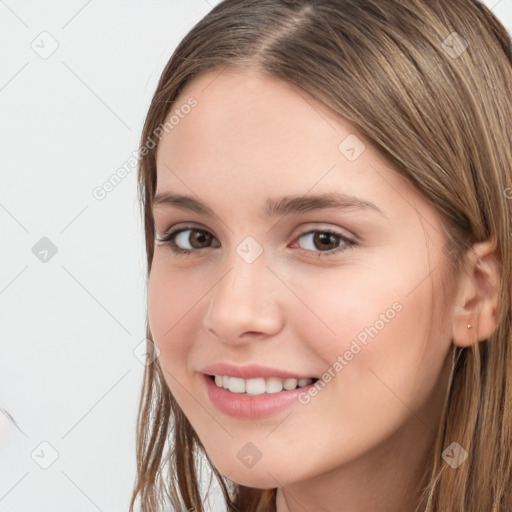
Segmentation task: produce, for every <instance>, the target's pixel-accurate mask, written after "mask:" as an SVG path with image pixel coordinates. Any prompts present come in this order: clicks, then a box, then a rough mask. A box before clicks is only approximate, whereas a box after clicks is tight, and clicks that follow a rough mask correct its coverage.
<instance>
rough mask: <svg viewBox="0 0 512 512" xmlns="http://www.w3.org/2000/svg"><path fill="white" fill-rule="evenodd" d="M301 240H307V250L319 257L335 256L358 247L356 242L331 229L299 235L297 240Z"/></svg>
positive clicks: (310, 231) (314, 230)
mask: <svg viewBox="0 0 512 512" xmlns="http://www.w3.org/2000/svg"><path fill="white" fill-rule="evenodd" d="M301 238H302V239H305V240H306V244H305V245H306V248H305V250H307V251H308V252H317V256H318V257H324V256H333V255H335V254H338V253H340V252H344V251H347V250H349V249H352V248H353V247H356V246H357V245H358V243H357V242H356V241H355V240H352V239H350V238H347V237H346V236H344V235H342V234H341V233H338V232H337V231H332V230H329V229H326V230H318V229H313V230H309V231H305V232H302V233H301V234H299V236H298V238H297V240H300V239H301ZM318 248H319V249H320V250H319V251H317V250H315V249H318Z"/></svg>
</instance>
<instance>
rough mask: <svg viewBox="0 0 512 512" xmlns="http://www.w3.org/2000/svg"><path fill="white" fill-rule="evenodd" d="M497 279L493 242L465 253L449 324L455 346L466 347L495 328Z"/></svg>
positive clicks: (497, 264)
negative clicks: (451, 318)
mask: <svg viewBox="0 0 512 512" xmlns="http://www.w3.org/2000/svg"><path fill="white" fill-rule="evenodd" d="M500 279H501V265H500V263H499V260H498V258H497V255H496V241H495V240H493V241H485V242H479V243H476V244H474V245H473V246H472V248H470V249H469V250H468V252H467V253H466V255H465V264H464V272H462V273H461V276H460V278H459V281H458V284H459V286H458V293H457V296H456V299H455V307H454V316H453V325H452V338H453V343H454V344H455V345H457V346H459V347H469V346H470V345H473V344H475V343H477V342H479V341H481V340H485V339H487V338H489V337H490V336H491V334H492V333H493V332H494V331H495V330H496V327H497V323H496V318H497V309H498V290H499V284H500ZM468 325H470V326H471V327H469V328H468Z"/></svg>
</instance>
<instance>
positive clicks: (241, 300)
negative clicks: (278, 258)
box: [203, 251, 285, 345]
mask: <svg viewBox="0 0 512 512" xmlns="http://www.w3.org/2000/svg"><path fill="white" fill-rule="evenodd" d="M233 252H234V254H233V256H232V257H230V258H229V261H228V263H227V265H228V270H227V271H226V272H224V273H223V277H221V278H220V280H219V281H218V283H217V284H216V285H215V286H214V287H213V289H212V290H211V292H210V293H209V294H208V297H209V305H208V309H207V313H206V314H205V317H204V319H203V327H204V329H205V331H206V332H208V333H210V334H211V335H213V336H216V337H218V338H219V339H220V340H221V341H223V342H225V343H229V344H233V345H239V344H244V343H247V342H249V341H251V340H254V339H263V338H266V337H268V336H273V335H275V334H277V333H278V332H279V331H280V330H281V329H282V325H283V308H282V303H281V300H280V299H282V298H284V293H285V290H283V288H285V287H284V286H283V283H281V282H280V281H279V279H278V278H277V277H276V276H275V274H274V273H273V272H272V271H271V270H270V269H269V268H268V267H267V265H266V259H265V258H264V254H261V255H260V256H259V257H258V258H257V259H256V260H255V261H253V262H252V263H248V262H247V261H245V260H244V259H243V258H242V257H240V256H239V254H237V253H236V252H235V251H233Z"/></svg>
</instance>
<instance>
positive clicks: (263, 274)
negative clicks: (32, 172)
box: [148, 71, 496, 512]
mask: <svg viewBox="0 0 512 512" xmlns="http://www.w3.org/2000/svg"><path fill="white" fill-rule="evenodd" d="M190 96H193V97H194V98H196V100H197V101H198V104H197V106H196V107H195V108H193V109H192V110H191V112H190V113H189V114H188V115H186V116H184V118H183V119H180V122H179V124H177V125H176V126H175V127H174V128H173V129H172V130H171V131H169V133H164V135H163V136H162V138H161V141H160V143H159V146H158V152H157V193H160V192H170V191H172V192H174V193H179V194H185V195H191V196H193V197H195V198H196V199H200V200H202V201H203V202H205V203H207V204H208V205H209V206H210V207H211V208H212V210H213V211H214V212H215V215H213V216H208V215H203V214H198V213H195V212H191V211H186V210H181V209H178V208H176V207H170V206H162V207H157V208H155V211H154V216H155V223H156V231H157V234H158V236H162V235H163V234H164V233H165V232H169V231H170V230H171V228H172V229H177V228H179V227H184V225H185V223H194V224H198V229H200V230H201V229H202V230H206V231H207V232H209V233H211V234H212V236H213V238H212V239H211V241H208V240H207V241H206V242H204V240H203V245H202V246H200V245H198V246H197V247H204V248H196V249H194V246H191V245H190V239H189V237H188V236H183V235H181V236H180V241H179V243H180V247H181V248H188V249H193V250H195V252H194V253H193V254H191V255H188V256H183V255H176V254H174V253H173V252H172V250H171V248H170V246H169V245H165V244H162V243H158V244H157V246H156V247H155V254H154V260H153V263H152V270H151V274H150V279H149V286H148V317H149V323H150V328H151V332H152V334H153V338H154V342H155V344H156V345H157V346H158V348H159V349H160V356H159V357H160V365H161V367H162V369H163V373H164V376H165V379H166V382H167V384H168V386H169V388H170V390H171V391H172V393H173V395H174V396H175V398H176V400H177V401H178V403H179V405H180V407H181V408H182V410H183V411H184V413H185V415H186V416H187V418H188V419H189V421H190V422H191V424H192V427H193V428H194V429H195V431H196V432H197V434H198V436H199V438H200V439H201V441H202V443H203V445H204V447H205V449H206V451H207V453H208V455H209V457H210V459H211V460H212V462H213V463H214V464H215V466H216V467H217V468H218V469H219V471H220V472H221V473H223V474H224V475H226V476H228V478H230V479H231V480H233V481H235V482H237V483H240V484H243V485H246V486H251V487H257V488H274V487H277V488H278V495H277V509H278V511H279V512H285V511H287V512H296V511H304V510H315V511H325V512H331V511H332V512H333V511H336V512H363V511H364V512H370V511H375V512H377V511H378V512H388V511H389V512H397V511H400V510H401V511H409V510H410V511H412V510H414V508H413V503H412V502H410V501H408V499H409V498H410V497H411V492H412V489H413V487H414V485H416V484H417V482H418V479H419V478H420V476H421V474H422V471H423V468H424V465H425V459H426V457H428V456H430V451H431V449H432V443H433V441H434V432H435V429H436V427H437V424H438V422H439V418H440V413H441V407H442V403H443V399H444V394H445V391H446V386H447V381H448V376H449V369H450V368H449V364H448V363H449V359H448V356H449V353H450V349H451V348H452V344H453V343H456V344H458V345H461V346H468V345H470V344H471V343H474V342H475V341H477V339H479V338H480V339H482V338H483V337H484V336H485V335H487V334H489V333H490V332H492V330H493V328H494V326H493V319H494V316H493V315H495V307H496V302H495V298H493V297H490V296H489V297H488V296H486V294H485V293H483V292H481V289H480V288H479V286H480V285H479V281H478V280H477V279H475V278H474V268H476V266H477V260H476V259H475V260H474V261H473V260H468V261H469V262H468V266H467V271H466V272H465V273H464V274H463V275H462V276H461V277H460V279H459V280H458V281H457V282H456V283H455V286H454V287H453V295H452V296H451V297H444V296H443V295H442V288H441V277H442V275H441V269H442V268H444V266H445V265H446V264H447V260H446V257H445V253H444V252H443V250H442V248H443V245H444V243H445V241H446V240H445V237H444V233H443V229H442V224H441V217H440V216H439V214H438V213H437V212H436V210H435V209H434V208H433V207H432V206H431V205H430V204H429V203H428V202H427V201H426V200H425V199H424V197H423V196H422V195H421V194H420V193H419V192H417V191H416V190H415V189H413V188H412V187H411V186H410V185H409V184H408V183H407V182H406V181H405V180H404V179H403V178H402V177H401V176H400V175H399V174H398V173H397V172H396V171H395V170H394V169H393V167H392V165H391V164H390V162H389V161H387V160H386V159H385V157H384V156H383V155H382V154H381V153H379V152H378V151H377V150H376V149H375V148H374V147H373V146H372V145H371V144H370V143H369V141H367V140H365V139H364V138H363V136H362V135H360V134H358V133H357V131H356V130H355V129H354V127H353V126H352V125H351V124H350V123H348V122H347V121H345V120H344V119H341V118H340V117H338V116H336V115H335V114H334V113H332V112H331V111H330V110H329V109H327V108H326V107H325V106H323V105H321V104H320V103H318V102H316V101H315V100H314V99H313V98H312V97H310V96H308V95H307V94H306V93H305V92H303V91H300V92H299V90H298V89H297V88H295V87H293V86H291V85H289V84H286V83H284V82H281V81H277V80H275V79H272V78H269V77H265V76H263V75H260V74H257V73H256V72H254V71H250V72H244V73H242V72H234V71H230V72H223V73H221V74H219V73H218V71H215V72H213V71H209V72H206V73H204V74H202V75H199V76H197V77H196V78H194V80H192V81H191V82H189V83H188V84H187V86H186V88H185V89H184V90H183V91H182V92H181V94H180V97H179V98H178V100H177V101H176V104H175V105H176V107H178V106H179V105H182V104H184V103H185V102H186V101H187V99H188V98H189V97H190ZM350 134H355V135H356V136H357V137H358V138H359V139H360V140H361V141H363V142H364V143H365V145H366V149H365V150H364V151H363V153H362V154H361V155H360V156H359V157H358V158H357V159H356V160H355V161H349V160H348V159H347V158H346V157H345V156H344V154H342V153H341V152H340V151H339V149H338V145H339V144H340V142H341V141H343V140H344V139H345V137H346V136H348V135H350ZM329 170H330V171H329ZM328 171H329V172H328ZM326 191H331V192H332V191H337V192H340V193H347V194H352V195H355V196H357V197H359V198H361V199H364V200H366V201H371V202H372V203H374V204H375V205H376V206H377V207H378V208H379V209H380V210H381V211H382V214H380V213H378V212H375V211H372V210H370V209H368V210H365V209H354V208H353V209H351V210H346V211H343V210H336V209H324V210H319V211H310V212H306V213H300V214H289V215H286V216H282V217H279V218H266V217H265V216H264V215H263V214H262V210H263V207H264V204H265V202H266V201H267V199H268V198H276V197H282V196H285V195H305V194H313V193H319V192H326ZM301 229H304V233H307V232H309V231H311V230H316V231H319V232H323V231H325V229H329V230H332V231H335V232H336V233H339V234H340V235H342V236H346V237H348V238H349V239H355V240H357V241H358V242H359V245H358V246H356V247H352V248H347V246H346V245H343V240H342V239H340V238H337V237H335V239H334V241H333V242H332V243H331V245H329V244H327V247H324V246H322V245H321V243H318V242H317V243H316V244H315V242H314V239H313V236H312V235H307V234H305V235H304V234H302V235H301V233H300V231H299V230H301ZM188 234H190V235H193V234H194V231H189V232H188ZM247 236H252V237H253V238H254V239H255V240H256V241H257V242H258V243H259V244H260V246H261V247H262V248H263V253H262V254H261V255H260V256H259V257H258V258H257V259H256V260H255V261H254V262H252V263H247V262H246V261H245V260H244V259H242V258H241V257H240V256H239V255H238V254H237V252H236V248H237V246H238V244H239V243H240V242H241V241H242V240H244V239H245V238H246V237H247ZM193 241H194V240H192V242H193ZM177 243H178V242H177ZM324 243H325V242H324ZM336 250H338V251H339V252H337V253H336V254H332V255H331V256H324V257H322V258H319V257H318V254H319V253H321V252H331V253H334V251H336ZM490 250H491V249H490V247H489V246H487V245H485V244H481V245H479V246H478V247H476V251H477V252H475V253H474V254H476V255H479V256H481V258H482V260H481V261H484V262H487V261H488V260H487V259H485V258H486V257H487V255H488V254H489V253H490ZM478 261H480V260H478ZM481 266H482V269H483V270H481V272H482V275H484V274H483V273H484V272H486V271H488V272H490V269H492V265H491V264H490V263H487V266H484V265H481ZM485 279H486V280H487V282H490V280H492V279H493V276H492V274H489V275H487V274H485ZM483 288H484V287H483V286H482V289H483ZM435 297H436V298H437V300H434V298H435ZM396 302H398V303H399V304H400V305H401V307H402V309H401V310H400V312H397V313H396V314H395V315H394V318H393V319H391V320H389V321H388V322H387V323H386V324H385V327H384V328H382V329H380V330H379V332H378V334H377V335H376V336H375V337H374V338H370V339H369V340H368V343H367V345H366V346H364V348H363V349H362V350H361V351H360V352H359V353H358V354H357V355H356V356H354V357H353V359H352V360H351V361H350V362H349V363H348V364H347V365H346V366H345V367H344V368H343V370H342V371H341V372H339V373H337V374H336V377H335V378H333V379H332V380H331V381H330V382H329V383H328V384H327V385H326V386H325V388H324V389H322V390H321V392H319V393H318V395H317V396H316V397H314V398H313V399H311V401H310V403H309V404H307V405H302V404H299V403H296V404H293V405H292V406H291V407H288V408H286V409H285V410H284V411H283V412H282V413H279V414H276V415H274V416H272V417H268V418H261V419H258V420H246V419H236V418H232V417H230V416H227V415H225V414H223V413H221V412H220V411H219V410H217V409H216V407H215V406H214V405H213V404H212V403H211V402H210V400H209V398H208V396H207V394H206V392H205V390H204V388H203V385H202V384H203V383H202V380H201V379H200V375H199V373H198V370H199V369H201V368H202V367H203V366H205V365H207V364H209V363H214V362H229V363H232V364H235V365H236V364H238V365H244V364H249V363H256V364H260V365H265V366H271V367H274V368H282V369H286V370H295V371H297V372H298V373H301V374H305V375H313V376H317V377H320V376H321V375H322V374H323V373H324V372H325V371H326V370H327V369H328V368H329V367H332V365H333V363H334V362H335V361H336V360H337V357H338V355H342V354H344V353H345V351H346V350H347V349H349V348H350V345H351V343H352V341H353V340H354V339H355V338H356V336H357V335H358V334H359V333H360V332H361V331H362V330H364V328H365V327H368V326H371V325H374V324H375V322H376V321H377V320H378V319H379V318H382V317H380V315H381V314H385V313H386V311H387V310H389V309H390V308H392V305H393V304H394V303H396ZM443 307H444V309H443ZM442 311H443V313H444V314H443V315H442V314H441V312H442ZM467 323H472V324H473V327H472V329H467ZM360 345H361V346H362V344H360ZM247 442H251V443H253V444H254V445H255V446H256V447H257V449H258V450H259V451H260V452H261V455H262V456H261V459H260V460H259V461H258V462H257V463H256V464H255V465H254V466H252V467H250V468H248V467H246V466H245V465H244V464H242V463H241V462H240V460H239V459H238V457H237V453H238V451H239V450H240V449H241V448H242V447H243V446H244V445H245V444H246V443H247Z"/></svg>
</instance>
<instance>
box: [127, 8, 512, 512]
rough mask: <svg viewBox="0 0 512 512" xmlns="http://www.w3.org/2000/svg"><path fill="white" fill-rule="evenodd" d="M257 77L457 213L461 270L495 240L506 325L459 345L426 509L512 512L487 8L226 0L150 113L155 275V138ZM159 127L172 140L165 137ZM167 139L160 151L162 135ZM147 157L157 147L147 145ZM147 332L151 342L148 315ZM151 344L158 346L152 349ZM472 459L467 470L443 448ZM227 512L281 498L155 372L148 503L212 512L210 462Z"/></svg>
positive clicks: (497, 135)
mask: <svg viewBox="0 0 512 512" xmlns="http://www.w3.org/2000/svg"><path fill="white" fill-rule="evenodd" d="M249 67H250V68H251V69H256V70H258V71H259V72H261V73H265V74H267V75H269V76H272V77H276V78H279V79H282V80H285V81H287V82H289V83H291V84H294V85H295V86H297V87H299V88H300V89H301V90H303V91H306V92H307V93H309V94H310V95H311V96H313V97H314V98H316V99H317V100H318V101H320V102H322V103H323V104H325V105H326V106H328V107H329V108H331V109H332V111H334V112H335V113H337V114H339V115H340V116H341V117H343V118H345V119H346V120H348V121H349V122H351V123H353V125H354V126H355V127H356V128H357V129H358V130H359V131H360V133H361V134H363V135H364V136H365V137H367V139H368V140H369V141H371V142H372V143H373V144H375V145H376V147H377V148H378V149H379V150H380V151H381V152H382V153H383V154H384V155H385V156H387V157H388V158H389V159H390V161H391V162H393V164H394V165H396V168H397V169H399V171H400V173H401V174H402V175H403V176H404V177H405V178H406V179H407V180H409V182H410V183H411V184H412V185H413V186H415V187H416V188H417V189H418V190H419V191H420V192H421V193H422V194H423V195H424V197H426V198H427V199H428V200H429V201H430V202H431V203H432V204H433V205H434V206H435V207H436V208H437V210H438V212H439V213H440V214H441V215H442V216H443V218H444V219H446V220H447V222H448V226H449V233H450V236H449V238H448V242H449V245H450V252H449V254H450V256H451V257H450V258H447V259H446V261H447V262H448V263H449V265H450V268H451V270H452V271H453V275H454V274H455V272H456V271H457V269H458V268H459V267H457V263H458V262H459V261H461V260H462V257H463V256H464V254H465V252H466V251H467V249H468V247H470V245H469V244H472V243H475V242H480V241H485V240H489V239H491V238H493V239H495V240H496V242H497V254H498V256H499V260H500V263H501V266H500V274H501V284H500V289H499V299H498V300H499V307H498V316H497V324H498V327H497V329H496V331H495V332H494V333H493V335H492V336H491V337H490V338H489V339H487V340H483V341H481V342H479V343H476V344H474V345H472V346H470V347H468V348H460V347H457V349H456V350H455V349H453V350H452V357H453V359H452V374H451V376H450V382H449V386H448V391H447V395H446V400H445V406H444V409H443V414H442V418H441V422H440V424H439V430H438V433H437V439H436V443H435V447H434V451H433V452H432V456H431V460H430V462H429V464H428V467H426V468H425V479H424V481H423V482H422V486H421V487H420V488H419V489H418V507H417V512H448V511H450V512H454V511H457V512H510V511H511V510H512V495H511V493H512V475H511V471H512V309H511V308H512V297H511V289H512V274H511V270H512V240H511V231H512V230H511V220H512V213H511V205H512V199H511V198H512V148H511V141H512V48H511V39H510V36H509V34H508V33H507V31H506V30H505V28H504V27H503V25H502V24H501V23H500V22H499V21H498V19H497V18H496V17H495V16H494V15H493V13H492V12H491V11H490V10H489V9H488V8H486V7H485V6H484V5H483V4H482V3H481V2H479V1H477V0H409V1H407V2H404V1H402V0H225V1H223V2H221V3H220V4H218V5H217V6H216V7H214V8H213V9H212V10H211V11H210V12H209V13H208V14H207V15H206V16H205V17H204V18H203V19H201V20H200V21H199V22H198V23H197V24H196V25H195V26H194V27H193V28H192V29H191V30H190V32H189V33H188V34H187V35H186V37H185V38H184V39H183V40H182V41H181V43H180V44H179V45H178V47H177V48H176V50H175V52H174V53H173V55H172V57H171V59H170V60H169V62H168V63H167V65H166V67H165V69H164V71H163V73H162V75H161V78H160V81H159V83H158V86H157V89H156V92H155V94H154V97H153V100H152V102H151V105H150V108H149V111H148V113H147V117H146V121H145V125H144V129H143V133H142V137H141V143H140V148H141V149H140V162H139V172H138V186H139V194H140V200H141V208H142V214H143V216H144V226H145V237H146V251H147V262H148V276H149V274H150V271H151V262H152V259H153V250H154V237H155V231H154V229H155V228H154V221H153V216H152V208H153V198H154V195H155V190H156V148H157V145H158V142H157V141H155V134H156V133H159V132H158V127H161V126H162V125H163V124H164V123H165V120H166V118H167V116H168V114H169V112H170V111H171V110H172V109H173V107H174V106H175V100H176V99H177V97H178V95H179V93H180V91H181V90H182V89H183V87H184V86H185V85H186V84H187V83H188V82H189V81H190V80H191V79H193V78H194V76H196V75H197V74H198V73H200V72H202V71H206V70H213V69H217V70H218V71H219V72H222V71H223V70H224V69H227V68H232V69H237V70H244V69H248V68H249ZM160 133H161V132H160ZM149 140H151V141H154V144H153V146H155V147H154V148H152V149H151V150H150V151H147V147H148V141H149ZM143 148H146V149H145V150H144V149H143ZM146 328H147V338H148V339H149V340H152V337H151V331H150V329H149V324H148V322H147V321H146ZM148 350H149V351H150V352H151V351H152V350H154V348H153V344H152V343H149V344H148ZM453 440H457V442H458V443H459V444H460V445H461V446H463V447H465V449H466V450H468V451H469V452H470V457H469V459H468V461H467V462H466V463H464V464H463V465H461V466H460V467H459V468H458V469H457V470H456V471H454V470H453V469H452V468H447V464H446V463H444V462H443V460H442V457H441V454H442V451H443V450H444V449H445V448H446V447H447V446H448V445H449V444H450V443H451V442H452V441H453ZM201 460H202V462H206V464H207V468H209V474H210V484H211V482H212V478H213V476H215V478H216V482H217V483H218V485H219V486H220V488H221V490H222V493H223V495H224V499H225V501H226V506H227V509H228V510H229V511H240V512H242V511H243V512H261V511H275V493H276V490H275V489H266V490H262V489H252V488H249V487H245V486H241V485H237V484H235V483H234V482H231V481H229V480H228V479H227V478H225V477H223V476H222V475H221V474H220V473H219V472H218V471H217V470H216V468H215V467H214V466H213V464H212V463H211V462H210V460H209V458H208V456H207V454H206V453H205V450H204V448H203V446H202V445H201V442H200V441H199V439H198V437H197V436H196V434H195V432H194V430H193V428H192V427H191V425H190V423H189V422H188V420H187V418H186V417H185V416H184V414H183V412H182V411H181V409H180V407H179V406H178V404H177V402H176V401H175V399H174V397H173V396H172V394H171V393H170V391H169V389H168V387H167V386H166V383H165V380H164V378H163V375H162V370H161V367H160V365H159V361H158V359H156V360H155V361H154V363H152V364H149V365H147V367H146V370H145V375H144V383H143V389H142V394H141V399H140V405H139V414H138V423H137V479H136V483H135V487H134V491H133V495H132V500H131V504H130V511H133V507H134V506H135V503H136V502H137V500H138V501H139V502H140V506H141V509H142V510H144V511H157V510H160V506H163V504H164V501H165V500H170V502H171V504H172V506H173V507H174V509H175V510H194V511H197V512H203V511H204V510H205V509H204V504H203V501H202V489H201V480H200V468H201V467H202V465H201V463H200V461H201Z"/></svg>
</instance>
